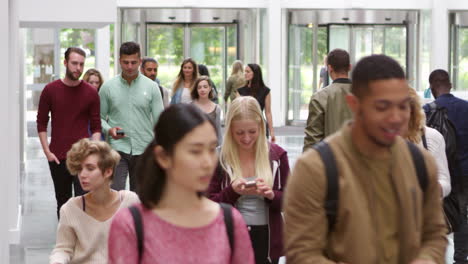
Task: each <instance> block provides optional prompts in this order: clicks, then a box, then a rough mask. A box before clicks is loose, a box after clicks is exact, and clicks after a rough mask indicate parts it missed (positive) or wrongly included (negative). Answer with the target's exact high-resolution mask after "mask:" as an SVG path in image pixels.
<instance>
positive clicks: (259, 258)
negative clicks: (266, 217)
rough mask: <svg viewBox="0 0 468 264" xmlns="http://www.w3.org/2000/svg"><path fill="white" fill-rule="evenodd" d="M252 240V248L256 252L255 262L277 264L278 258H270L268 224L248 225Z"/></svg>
mask: <svg viewBox="0 0 468 264" xmlns="http://www.w3.org/2000/svg"><path fill="white" fill-rule="evenodd" d="M248 229H249V235H250V240H251V241H252V248H253V250H254V254H255V263H256V264H270V263H273V264H276V263H278V259H276V260H272V262H270V261H269V260H268V252H269V250H270V249H269V248H268V246H269V232H268V225H262V226H248Z"/></svg>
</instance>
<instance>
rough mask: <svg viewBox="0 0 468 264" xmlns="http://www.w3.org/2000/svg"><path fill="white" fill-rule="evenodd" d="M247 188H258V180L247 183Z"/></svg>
mask: <svg viewBox="0 0 468 264" xmlns="http://www.w3.org/2000/svg"><path fill="white" fill-rule="evenodd" d="M244 186H245V188H252V187H254V188H257V182H256V181H248V182H246V183H245V185H244Z"/></svg>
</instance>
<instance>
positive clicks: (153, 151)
mask: <svg viewBox="0 0 468 264" xmlns="http://www.w3.org/2000/svg"><path fill="white" fill-rule="evenodd" d="M154 134H155V138H154V140H153V141H152V142H151V143H150V145H149V146H148V147H147V149H146V150H145V152H144V153H143V155H142V156H141V157H140V163H139V165H138V168H137V172H138V173H137V175H138V177H139V178H138V193H139V196H140V199H141V202H142V203H141V204H138V205H137V206H136V210H137V214H138V215H139V216H140V217H139V218H140V221H137V220H135V219H137V218H135V216H133V215H132V214H133V212H134V211H131V210H122V211H121V212H120V213H119V214H118V215H117V216H116V218H115V219H114V221H113V223H112V227H111V231H110V236H109V261H110V263H116V264H135V263H143V264H150V263H151V264H167V263H184V264H186V263H189V264H190V263H193V264H195V263H196V264H198V263H213V264H215V263H216V264H218V263H219V264H223V263H235V264H244V263H246V264H252V263H254V257H253V252H252V247H251V243H250V241H249V238H248V232H247V228H246V226H245V222H244V220H243V219H242V216H241V215H240V214H239V212H238V211H237V210H235V209H234V208H232V207H231V208H229V210H230V212H231V216H232V218H231V220H232V227H233V228H232V231H233V232H232V233H233V237H232V238H233V240H234V243H233V246H232V247H231V246H230V242H229V241H230V240H229V235H228V229H227V225H226V223H225V221H227V218H226V217H225V214H224V212H223V211H224V210H225V209H224V210H222V209H221V207H220V205H219V204H218V203H215V202H213V201H211V200H209V199H207V198H206V197H204V196H203V194H202V193H203V192H204V191H206V189H207V188H208V185H209V183H210V180H211V177H212V176H213V171H214V169H215V167H216V164H217V162H218V157H217V153H216V145H217V143H218V140H217V137H216V129H215V126H214V124H213V122H212V120H211V119H210V118H209V117H208V116H206V115H205V114H204V113H203V112H201V110H199V109H198V108H197V107H196V106H194V105H191V104H176V105H171V106H169V107H168V108H167V109H166V110H164V111H163V112H162V113H161V115H160V117H159V120H158V123H157V124H156V126H155V129H154ZM134 208H135V207H134ZM136 222H139V223H140V224H141V225H142V227H143V228H142V229H140V230H143V231H142V232H139V231H137V230H139V228H136V227H137V226H138V225H137V224H135V223H136ZM138 234H140V235H138ZM138 237H140V238H141V240H140V239H138ZM139 245H141V246H139Z"/></svg>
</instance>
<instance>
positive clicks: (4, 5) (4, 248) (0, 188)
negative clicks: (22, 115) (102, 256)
mask: <svg viewBox="0 0 468 264" xmlns="http://www.w3.org/2000/svg"><path fill="white" fill-rule="evenodd" d="M8 2H9V1H0V35H2V36H7V37H6V41H0V56H1V57H3V58H8V47H9V39H10V38H9V32H10V29H9V25H10V23H9V14H8V6H9V3H8ZM8 74H9V68H8V63H1V64H0V83H8V80H9V78H8V77H9V76H8ZM7 87H8V85H1V86H0V93H5V92H6V91H7ZM0 120H9V117H8V98H7V96H0ZM6 128H7V122H0V129H2V130H3V129H6ZM7 144H8V138H7V137H5V136H3V137H0V146H6V145H7ZM7 152H8V149H7V148H6V147H2V148H0V171H2V172H4V171H6V167H7V164H8V160H7V158H8V155H7V154H8V153H7ZM7 176H8V175H7V174H6V173H2V176H1V177H2V179H4V180H5V179H8V177H7ZM7 190H8V186H7V185H6V184H0V204H3V205H5V204H8V195H7ZM0 237H1V238H2V239H0V263H9V258H8V255H9V252H8V245H9V243H8V239H5V238H6V237H8V218H6V217H0Z"/></svg>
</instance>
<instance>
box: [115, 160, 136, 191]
mask: <svg viewBox="0 0 468 264" xmlns="http://www.w3.org/2000/svg"><path fill="white" fill-rule="evenodd" d="M119 154H120V162H119V164H117V167H116V168H115V173H114V179H113V180H112V185H111V188H112V189H114V190H117V191H120V190H125V183H126V181H127V175H129V176H130V191H132V192H134V191H136V175H135V171H136V164H137V161H138V157H140V155H131V154H127V153H123V152H121V151H119Z"/></svg>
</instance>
